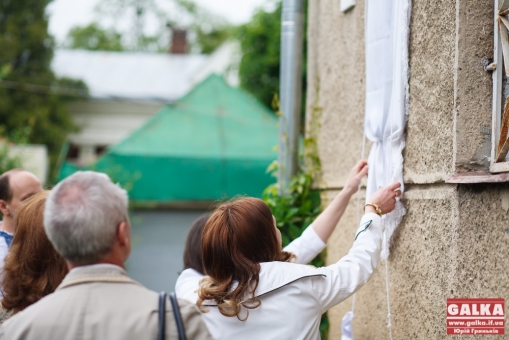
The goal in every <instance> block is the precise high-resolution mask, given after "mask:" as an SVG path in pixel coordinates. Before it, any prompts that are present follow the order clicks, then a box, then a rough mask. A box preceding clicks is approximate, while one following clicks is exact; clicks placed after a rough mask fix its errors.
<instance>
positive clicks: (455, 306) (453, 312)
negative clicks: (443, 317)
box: [447, 299, 505, 335]
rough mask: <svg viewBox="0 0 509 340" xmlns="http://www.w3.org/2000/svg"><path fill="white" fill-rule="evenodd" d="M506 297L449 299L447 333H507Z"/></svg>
mask: <svg viewBox="0 0 509 340" xmlns="http://www.w3.org/2000/svg"><path fill="white" fill-rule="evenodd" d="M504 332H505V305H504V299H447V334H450V335H500V334H505V333H504Z"/></svg>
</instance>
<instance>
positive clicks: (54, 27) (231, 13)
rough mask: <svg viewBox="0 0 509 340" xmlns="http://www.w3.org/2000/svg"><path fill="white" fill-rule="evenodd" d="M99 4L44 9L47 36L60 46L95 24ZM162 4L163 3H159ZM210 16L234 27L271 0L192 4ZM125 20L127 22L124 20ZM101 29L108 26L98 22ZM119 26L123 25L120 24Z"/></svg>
mask: <svg viewBox="0 0 509 340" xmlns="http://www.w3.org/2000/svg"><path fill="white" fill-rule="evenodd" d="M99 1H100V0H54V1H53V2H51V3H50V5H49V6H48V8H47V9H46V11H47V14H48V16H49V32H50V34H52V35H53V36H54V37H55V38H56V40H57V42H58V43H62V42H63V41H64V39H65V37H66V36H67V33H68V32H69V30H70V29H71V28H72V27H74V26H83V25H87V24H89V23H91V22H93V21H95V20H96V18H97V14H96V12H95V11H94V9H95V7H96V5H97V4H98V3H99ZM161 1H162V0H161ZM195 2H196V3H198V4H200V5H202V6H203V7H206V8H207V9H209V10H210V11H211V12H214V13H216V14H219V15H222V16H223V17H224V18H226V19H227V20H228V21H230V22H231V23H233V24H241V23H244V22H247V21H249V19H250V18H251V16H252V14H253V12H254V10H255V9H256V8H259V7H266V6H270V4H271V3H273V2H274V1H273V0H195ZM127 20H128V19H127ZM100 23H101V24H103V25H104V26H108V25H110V24H111V23H109V22H101V21H100ZM120 26H122V23H120Z"/></svg>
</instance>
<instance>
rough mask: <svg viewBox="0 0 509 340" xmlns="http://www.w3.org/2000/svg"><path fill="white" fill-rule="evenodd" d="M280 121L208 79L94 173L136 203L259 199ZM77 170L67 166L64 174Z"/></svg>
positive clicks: (215, 78)
mask: <svg viewBox="0 0 509 340" xmlns="http://www.w3.org/2000/svg"><path fill="white" fill-rule="evenodd" d="M277 143H278V128H277V117H276V116H275V115H274V114H273V113H272V112H271V111H270V110H268V109H267V108H265V107H264V106H263V105H262V104H261V103H259V102H258V101H257V100H256V99H254V98H253V97H252V96H251V95H249V94H247V93H246V92H245V91H243V90H241V89H238V88H233V87H230V86H228V85H227V84H226V83H225V82H224V80H223V79H222V78H221V77H219V76H216V75H212V76H209V77H208V78H207V79H205V80H204V81H203V82H201V83H200V84H198V85H197V86H196V87H195V88H194V89H193V90H192V91H191V92H190V93H188V94H187V95H186V96H184V97H183V98H182V99H180V100H179V101H177V102H176V103H175V104H172V105H168V106H166V107H165V108H163V109H162V110H161V111H160V112H158V113H157V114H156V115H155V116H154V117H153V118H152V119H150V120H149V121H148V122H147V123H146V124H145V125H144V126H142V127H141V128H140V129H138V130H137V131H135V132H134V133H133V134H132V135H131V136H129V137H128V138H127V139H125V140H124V141H122V142H120V143H119V144H117V145H114V146H113V147H111V148H110V149H109V151H108V152H107V153H106V154H105V155H104V156H103V157H102V158H100V159H99V160H98V161H97V163H96V164H95V165H94V166H93V167H92V168H93V169H94V170H96V171H101V172H105V173H108V174H109V175H110V177H112V179H113V180H116V181H119V182H120V183H123V184H124V185H130V186H131V188H130V189H131V190H130V193H129V194H130V198H131V200H132V201H134V202H135V203H142V204H143V203H155V204H172V203H178V202H199V201H207V202H210V201H214V200H218V199H224V198H229V197H233V196H236V195H248V196H255V197H259V196H260V195H261V194H262V191H263V189H264V188H265V187H266V186H267V185H269V184H271V183H273V182H274V181H275V179H274V178H273V177H272V176H271V175H269V174H267V173H266V169H267V167H268V166H269V165H270V164H271V163H272V161H274V160H275V159H276V158H277V153H276V152H275V150H274V149H275V146H276V145H277ZM76 170H77V169H76V168H75V167H74V166H72V164H70V163H65V164H64V165H63V166H62V169H61V176H60V177H62V178H63V177H65V176H68V175H69V174H71V173H72V172H74V171H76Z"/></svg>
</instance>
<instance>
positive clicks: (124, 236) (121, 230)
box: [117, 222, 131, 247]
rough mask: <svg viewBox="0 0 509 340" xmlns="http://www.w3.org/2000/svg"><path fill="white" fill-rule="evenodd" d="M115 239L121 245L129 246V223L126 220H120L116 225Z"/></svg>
mask: <svg viewBox="0 0 509 340" xmlns="http://www.w3.org/2000/svg"><path fill="white" fill-rule="evenodd" d="M117 240H118V242H119V243H120V245H121V246H124V247H126V246H130V244H131V233H130V230H129V224H128V223H127V222H120V224H119V225H118V227H117Z"/></svg>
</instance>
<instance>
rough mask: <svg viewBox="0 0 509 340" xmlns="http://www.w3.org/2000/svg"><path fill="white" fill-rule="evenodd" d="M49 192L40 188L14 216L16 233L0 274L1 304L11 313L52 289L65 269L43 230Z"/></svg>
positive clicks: (64, 264) (60, 279)
mask: <svg viewBox="0 0 509 340" xmlns="http://www.w3.org/2000/svg"><path fill="white" fill-rule="evenodd" d="M48 194H49V191H42V192H40V193H37V194H35V195H33V196H32V197H30V198H28V199H27V200H25V201H24V202H23V203H22V205H21V206H20V208H19V210H18V212H17V214H16V218H15V220H14V224H15V234H14V238H13V240H12V245H11V249H10V250H9V253H8V254H7V257H6V258H5V265H4V268H3V276H2V293H3V299H2V306H3V308H5V309H11V310H12V311H13V312H14V313H17V312H19V311H22V310H23V309H25V308H26V307H28V306H30V305H31V304H33V303H35V302H37V301H39V300H40V299H42V298H43V297H44V296H46V295H48V294H50V293H52V292H54V291H55V289H56V288H57V287H58V285H59V284H60V283H61V282H62V280H63V279H64V276H65V275H66V274H67V272H68V269H67V265H66V263H65V260H64V258H63V257H62V256H60V255H59V254H58V253H57V252H56V250H55V248H53V245H52V244H51V242H50V241H49V239H48V237H47V236H46V232H45V231H44V226H43V213H44V206H45V203H46V198H47V197H48Z"/></svg>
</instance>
